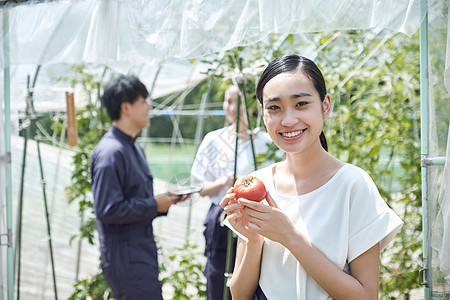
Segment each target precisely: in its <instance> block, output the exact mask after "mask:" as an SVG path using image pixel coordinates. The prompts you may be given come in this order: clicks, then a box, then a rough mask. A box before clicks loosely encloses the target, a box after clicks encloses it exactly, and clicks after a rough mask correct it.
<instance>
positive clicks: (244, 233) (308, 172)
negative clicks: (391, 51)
mask: <svg viewBox="0 0 450 300" xmlns="http://www.w3.org/2000/svg"><path fill="white" fill-rule="evenodd" d="M256 94H257V98H258V100H259V102H260V104H261V109H262V111H263V117H264V123H265V125H266V128H267V131H268V133H269V135H270V137H271V139H272V140H273V142H274V143H275V144H276V145H277V146H278V147H279V148H280V149H281V150H282V151H284V152H285V153H286V159H285V160H284V161H282V162H279V163H276V164H273V165H271V166H268V167H266V168H263V169H261V170H258V171H255V172H253V173H252V175H254V176H256V177H257V178H259V179H261V180H262V181H263V182H264V184H265V186H266V189H267V193H266V198H265V200H263V201H262V202H261V203H259V202H254V201H249V200H247V199H243V198H239V199H236V197H235V196H236V194H235V193H234V190H233V188H231V189H229V191H228V192H227V194H226V195H225V197H224V198H223V199H222V201H221V204H220V205H221V206H222V207H223V208H224V210H225V212H226V213H227V215H228V217H227V220H226V223H227V226H229V227H230V228H231V229H232V230H233V231H235V232H236V234H237V235H238V236H239V238H238V243H237V248H236V260H235V268H234V273H233V276H232V279H231V282H230V289H231V293H232V295H233V298H236V299H302V300H305V299H308V300H309V299H314V300H321V299H345V300H349V299H377V298H378V285H379V279H378V278H379V253H380V251H381V250H382V249H383V248H384V247H385V246H386V245H387V244H388V243H389V242H390V241H391V240H392V239H393V237H394V236H395V235H396V234H397V233H398V232H399V231H400V229H401V227H402V225H403V222H402V221H401V220H400V218H399V217H398V216H397V215H396V214H395V212H394V211H393V210H391V209H390V208H389V207H388V205H387V204H386V203H385V201H384V200H383V199H382V197H381V196H380V194H379V192H378V190H377V188H376V186H375V184H374V183H373V181H372V179H371V178H370V177H369V176H368V174H367V173H366V172H365V171H363V170H362V169H360V168H358V167H356V166H354V165H351V164H347V163H344V162H342V161H340V160H338V159H337V158H335V157H333V156H332V155H331V154H329V153H328V152H327V143H326V139H325V136H324V134H323V131H322V129H323V122H324V121H325V119H327V118H328V117H329V115H330V111H331V100H330V95H329V94H327V92H326V86H325V81H324V78H323V75H322V73H321V72H320V70H319V69H318V67H317V66H316V64H315V63H314V62H313V61H311V60H309V59H307V58H305V57H301V56H297V55H287V56H283V57H279V58H277V59H275V60H274V61H272V62H271V63H270V64H269V65H268V66H267V68H266V69H265V70H264V72H263V73H262V75H261V78H260V80H259V82H258V86H257V91H256ZM236 200H237V201H238V202H237V203H234V202H235V201H236Z"/></svg>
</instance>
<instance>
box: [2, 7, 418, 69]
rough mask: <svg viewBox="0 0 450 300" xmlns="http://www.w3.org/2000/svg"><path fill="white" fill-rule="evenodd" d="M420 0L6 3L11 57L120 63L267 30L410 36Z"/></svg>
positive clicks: (244, 40) (258, 36)
mask: <svg viewBox="0 0 450 300" xmlns="http://www.w3.org/2000/svg"><path fill="white" fill-rule="evenodd" d="M419 4H420V1H419V0H410V1H391V0H351V1H349V0H339V1H337V0H322V1H285V0H277V1H274V0H259V1H257V0H246V1H245V0H244V1H243V0H226V1H225V0H222V1H217V0H214V1H212V0H209V1H199V0H178V1H160V0H148V1H134V0H121V1H109V0H108V1H105V0H103V1H98V0H81V1H80V0H70V1H68V0H66V1H54V2H43V3H37V4H29V5H19V6H15V7H11V8H9V9H8V14H9V17H8V23H9V24H10V27H9V28H10V30H9V35H8V36H6V37H5V36H2V40H3V39H5V38H6V39H8V40H9V43H10V45H11V46H10V49H11V55H10V62H5V61H1V63H0V66H5V65H7V64H9V63H10V64H12V65H14V64H54V63H61V62H66V63H79V62H82V61H84V62H95V63H105V64H109V65H114V66H116V67H118V68H122V69H123V70H126V69H128V68H129V67H130V65H131V66H132V65H136V64H139V65H141V64H143V63H149V64H155V63H159V62H161V61H163V60H173V59H176V58H183V59H185V58H194V57H201V56H204V55H206V54H210V53H217V52H220V51H223V50H225V49H230V48H232V47H235V46H239V45H246V44H250V43H255V42H258V41H260V40H262V39H264V37H265V36H267V35H269V34H270V33H272V32H289V33H300V32H314V31H329V30H339V29H364V28H373V27H378V28H385V29H387V30H389V31H391V32H403V33H405V34H408V35H412V34H413V33H414V32H416V31H417V29H418V28H419V25H420V16H419V6H420V5H419Z"/></svg>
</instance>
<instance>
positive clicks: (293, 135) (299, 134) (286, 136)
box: [279, 128, 306, 140]
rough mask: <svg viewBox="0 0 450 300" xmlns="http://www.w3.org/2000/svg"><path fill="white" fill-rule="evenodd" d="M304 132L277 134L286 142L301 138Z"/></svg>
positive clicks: (302, 130) (300, 130) (295, 131)
mask: <svg viewBox="0 0 450 300" xmlns="http://www.w3.org/2000/svg"><path fill="white" fill-rule="evenodd" d="M305 131H306V128H305V129H299V130H293V131H284V132H280V133H279V134H280V135H281V136H282V137H283V138H284V139H286V140H295V139H299V138H300V137H302V136H303V133H304V132H305Z"/></svg>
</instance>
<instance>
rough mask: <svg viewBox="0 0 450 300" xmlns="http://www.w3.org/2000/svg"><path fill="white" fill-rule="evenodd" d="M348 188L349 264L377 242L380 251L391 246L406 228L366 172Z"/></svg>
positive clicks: (362, 172)
mask: <svg viewBox="0 0 450 300" xmlns="http://www.w3.org/2000/svg"><path fill="white" fill-rule="evenodd" d="M359 170H360V171H361V176H357V177H358V178H357V179H355V180H354V181H353V182H352V185H351V187H350V189H349V192H350V193H351V195H350V207H349V209H350V215H349V217H350V218H349V241H348V243H349V244H348V258H347V259H348V262H351V261H352V260H353V259H355V258H357V257H358V256H360V255H361V254H362V253H364V252H365V251H367V250H368V249H370V248H371V247H372V246H374V245H375V244H376V243H380V251H381V250H382V249H384V248H385V247H386V245H387V244H389V242H390V241H392V239H393V238H394V237H395V235H396V234H397V233H398V232H399V231H400V229H401V227H402V226H403V222H402V220H401V219H400V218H399V217H398V216H397V214H396V213H395V212H394V211H393V210H392V209H390V208H389V206H388V205H387V204H386V202H385V201H384V200H383V198H382V197H381V195H380V193H379V192H378V189H377V187H376V186H375V184H374V182H373V180H372V179H371V178H370V176H369V175H368V174H367V173H366V172H365V171H363V170H361V169H359Z"/></svg>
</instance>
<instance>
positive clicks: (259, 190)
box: [234, 175, 266, 202]
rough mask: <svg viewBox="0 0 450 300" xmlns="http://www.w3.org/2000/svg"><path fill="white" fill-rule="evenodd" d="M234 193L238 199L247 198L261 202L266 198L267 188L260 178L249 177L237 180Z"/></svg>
mask: <svg viewBox="0 0 450 300" xmlns="http://www.w3.org/2000/svg"><path fill="white" fill-rule="evenodd" d="M234 193H235V194H236V196H235V197H236V199H239V198H245V199H248V200H253V201H256V202H261V201H262V200H263V199H264V198H265V197H266V186H265V185H264V183H263V182H262V181H261V180H259V179H258V178H256V177H254V176H250V175H247V176H244V177H241V178H239V179H238V180H236V183H235V184H234Z"/></svg>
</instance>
